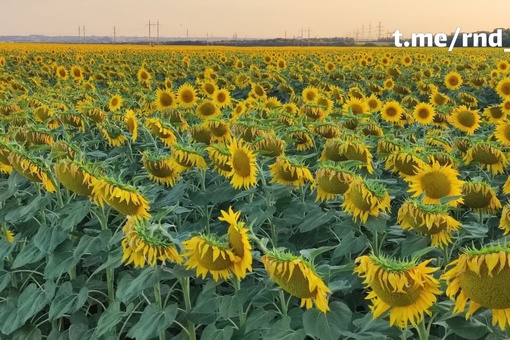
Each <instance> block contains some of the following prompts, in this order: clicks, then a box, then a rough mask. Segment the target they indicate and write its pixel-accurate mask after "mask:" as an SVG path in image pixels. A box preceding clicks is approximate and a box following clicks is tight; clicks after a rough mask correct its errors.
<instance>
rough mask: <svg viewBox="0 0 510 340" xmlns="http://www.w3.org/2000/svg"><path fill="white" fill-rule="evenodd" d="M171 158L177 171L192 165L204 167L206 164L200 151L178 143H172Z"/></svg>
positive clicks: (199, 167)
mask: <svg viewBox="0 0 510 340" xmlns="http://www.w3.org/2000/svg"><path fill="white" fill-rule="evenodd" d="M171 154H172V160H173V161H175V163H176V164H175V165H176V166H177V168H178V170H179V171H184V170H188V169H190V168H192V167H197V168H198V169H206V168H207V164H206V162H205V159H204V157H203V156H202V152H201V151H200V150H198V149H195V148H193V147H191V146H185V145H183V144H180V143H177V142H175V143H173V144H172V146H171Z"/></svg>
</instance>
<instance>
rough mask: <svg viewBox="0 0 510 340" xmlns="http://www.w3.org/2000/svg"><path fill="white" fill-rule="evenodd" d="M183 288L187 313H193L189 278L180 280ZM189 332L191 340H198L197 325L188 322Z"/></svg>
mask: <svg viewBox="0 0 510 340" xmlns="http://www.w3.org/2000/svg"><path fill="white" fill-rule="evenodd" d="M180 281H181V287H182V294H183V297H184V306H185V308H186V313H189V312H191V297H190V283H189V277H185V278H183V279H181V280H180ZM188 332H189V338H190V340H196V338H197V335H196V333H195V324H194V323H193V321H191V320H188Z"/></svg>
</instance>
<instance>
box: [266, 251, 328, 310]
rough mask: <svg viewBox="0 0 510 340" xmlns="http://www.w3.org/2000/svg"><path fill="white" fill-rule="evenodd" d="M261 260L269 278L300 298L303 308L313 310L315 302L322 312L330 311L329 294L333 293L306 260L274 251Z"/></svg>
mask: <svg viewBox="0 0 510 340" xmlns="http://www.w3.org/2000/svg"><path fill="white" fill-rule="evenodd" d="M261 260H262V263H263V264H264V267H265V268H266V270H267V272H268V273H269V277H270V278H271V279H272V280H273V281H275V282H276V283H277V284H278V285H279V286H280V287H282V289H283V290H285V291H286V292H287V293H289V294H291V295H293V296H295V297H298V298H300V299H301V306H305V307H306V308H307V309H308V308H311V307H312V305H313V302H314V301H315V306H316V307H317V309H319V310H320V311H321V312H323V313H325V312H327V311H328V310H329V307H328V300H327V294H328V293H330V292H331V291H330V290H329V288H328V287H327V286H326V285H325V284H324V282H323V281H322V279H321V278H320V277H319V276H318V275H317V274H316V273H315V270H314V268H313V266H312V265H311V264H310V263H309V262H308V261H306V260H305V259H304V258H302V257H297V256H294V255H292V254H290V253H286V252H283V251H281V250H274V251H272V252H268V253H267V254H266V255H264V256H262V259H261Z"/></svg>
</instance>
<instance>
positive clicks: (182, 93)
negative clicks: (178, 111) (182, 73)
mask: <svg viewBox="0 0 510 340" xmlns="http://www.w3.org/2000/svg"><path fill="white" fill-rule="evenodd" d="M197 100H198V98H197V93H196V90H195V88H194V87H193V86H191V85H190V84H189V83H184V84H182V85H181V86H180V87H179V89H178V90H177V101H178V103H179V105H180V106H181V107H192V106H195V105H196V103H197Z"/></svg>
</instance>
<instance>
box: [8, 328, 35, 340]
mask: <svg viewBox="0 0 510 340" xmlns="http://www.w3.org/2000/svg"><path fill="white" fill-rule="evenodd" d="M41 339H42V332H41V330H40V329H39V328H37V327H34V326H32V325H26V326H24V327H22V328H20V329H18V330H17V331H16V332H14V334H13V335H12V340H41Z"/></svg>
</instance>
